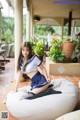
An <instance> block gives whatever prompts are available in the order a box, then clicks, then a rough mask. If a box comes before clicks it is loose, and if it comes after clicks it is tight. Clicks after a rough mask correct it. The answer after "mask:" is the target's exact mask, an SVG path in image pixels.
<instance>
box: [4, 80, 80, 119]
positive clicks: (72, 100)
mask: <svg viewBox="0 0 80 120" xmlns="http://www.w3.org/2000/svg"><path fill="white" fill-rule="evenodd" d="M52 84H53V85H54V86H53V89H54V90H58V91H62V94H51V95H47V96H44V97H40V98H36V99H32V100H29V99H22V98H24V97H25V96H26V90H27V89H28V88H29V87H23V88H21V89H19V91H18V92H10V93H9V94H8V95H7V100H6V106H7V109H8V111H9V112H10V113H11V114H12V115H13V116H14V117H17V119H18V120H54V119H56V118H58V117H60V116H61V115H63V114H66V113H68V112H71V111H72V110H73V109H74V108H75V106H76V104H77V102H78V89H77V87H76V86H75V85H74V84H73V83H72V82H71V81H69V80H67V79H54V80H53V81H52ZM21 99H22V100H21Z"/></svg>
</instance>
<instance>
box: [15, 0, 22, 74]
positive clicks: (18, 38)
mask: <svg viewBox="0 0 80 120" xmlns="http://www.w3.org/2000/svg"><path fill="white" fill-rule="evenodd" d="M14 8H15V73H16V70H17V69H16V67H17V60H18V56H19V51H20V46H21V43H22V39H23V0H14Z"/></svg>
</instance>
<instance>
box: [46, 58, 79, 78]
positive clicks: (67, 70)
mask: <svg viewBox="0 0 80 120" xmlns="http://www.w3.org/2000/svg"><path fill="white" fill-rule="evenodd" d="M46 69H47V72H48V74H49V75H75V76H78V75H80V63H56V62H53V61H51V60H50V59H49V57H46Z"/></svg>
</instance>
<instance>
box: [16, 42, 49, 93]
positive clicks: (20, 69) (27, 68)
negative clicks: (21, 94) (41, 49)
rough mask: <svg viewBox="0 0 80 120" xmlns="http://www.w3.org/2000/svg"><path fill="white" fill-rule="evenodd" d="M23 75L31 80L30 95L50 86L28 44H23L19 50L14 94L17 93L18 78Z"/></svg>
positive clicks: (45, 73)
mask: <svg viewBox="0 0 80 120" xmlns="http://www.w3.org/2000/svg"><path fill="white" fill-rule="evenodd" d="M38 68H39V69H40V71H41V73H40V72H39V70H38ZM23 74H26V75H27V76H28V77H29V78H30V79H31V80H32V83H31V89H30V91H29V94H30V95H32V94H38V93H40V92H42V91H45V90H46V89H47V88H48V86H49V85H50V81H51V80H50V78H49V77H48V75H47V71H46V69H45V67H44V66H43V65H42V61H41V60H40V59H39V58H38V56H36V55H32V48H31V45H30V44H29V42H25V43H24V44H23V45H22V47H21V49H20V54H19V58H18V64H17V79H16V88H15V91H16V92H17V91H18V86H19V80H20V77H21V76H22V75H23Z"/></svg>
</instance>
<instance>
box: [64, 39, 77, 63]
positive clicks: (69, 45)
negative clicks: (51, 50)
mask: <svg viewBox="0 0 80 120" xmlns="http://www.w3.org/2000/svg"><path fill="white" fill-rule="evenodd" d="M74 49H75V45H74V44H73V42H70V41H66V42H64V43H63V45H62V51H63V52H64V53H65V57H66V58H65V62H71V56H72V54H73V51H74Z"/></svg>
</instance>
